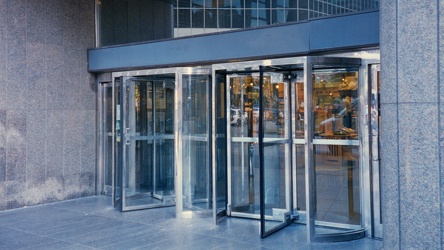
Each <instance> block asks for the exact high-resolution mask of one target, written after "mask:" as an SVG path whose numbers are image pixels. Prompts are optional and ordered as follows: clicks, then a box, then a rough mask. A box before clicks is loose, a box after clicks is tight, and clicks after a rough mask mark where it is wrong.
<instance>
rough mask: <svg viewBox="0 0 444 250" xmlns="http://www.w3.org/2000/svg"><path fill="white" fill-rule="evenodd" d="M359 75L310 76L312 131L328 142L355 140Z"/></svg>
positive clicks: (318, 72)
mask: <svg viewBox="0 0 444 250" xmlns="http://www.w3.org/2000/svg"><path fill="white" fill-rule="evenodd" d="M358 97H359V96H358V72H357V70H354V71H351V72H350V70H348V71H345V70H344V72H340V73H332V72H331V71H328V72H322V71H315V72H314V74H313V131H314V134H315V136H319V137H321V138H327V139H344V138H352V139H357V136H358V128H359V126H358V111H359V110H358V107H359V105H358V104H359V98H358Z"/></svg>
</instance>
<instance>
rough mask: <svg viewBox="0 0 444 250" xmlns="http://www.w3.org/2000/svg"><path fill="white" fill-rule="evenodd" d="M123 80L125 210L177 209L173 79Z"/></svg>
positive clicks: (137, 78) (123, 188) (160, 77)
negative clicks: (175, 198)
mask: <svg viewBox="0 0 444 250" xmlns="http://www.w3.org/2000/svg"><path fill="white" fill-rule="evenodd" d="M121 79H122V93H121V103H122V105H121V116H122V125H121V126H122V128H124V129H122V144H121V145H122V146H121V148H122V150H121V152H122V153H121V155H122V160H121V162H122V171H123V174H122V184H123V187H122V197H123V204H122V210H123V211H128V210H135V209H142V208H150V207H159V206H168V205H174V135H173V134H172V133H173V132H172V131H173V128H172V126H173V124H174V122H173V120H174V119H173V117H174V82H173V81H174V75H173V76H172V77H171V76H163V77H162V76H144V77H142V76H140V77H121ZM168 83H172V85H171V84H168ZM170 85H171V86H170Z"/></svg>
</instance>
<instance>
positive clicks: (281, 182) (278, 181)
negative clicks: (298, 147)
mask: <svg viewBox="0 0 444 250" xmlns="http://www.w3.org/2000/svg"><path fill="white" fill-rule="evenodd" d="M285 147H287V144H267V143H266V144H265V145H264V177H265V179H264V191H265V193H264V197H263V199H264V204H265V230H269V229H271V228H273V227H275V226H277V225H279V224H281V223H282V222H285V221H287V220H288V214H289V210H288V209H287V203H286V197H287V190H288V189H287V188H286V179H285V176H286V174H287V173H286V168H285V165H286V162H285V161H286V158H285Z"/></svg>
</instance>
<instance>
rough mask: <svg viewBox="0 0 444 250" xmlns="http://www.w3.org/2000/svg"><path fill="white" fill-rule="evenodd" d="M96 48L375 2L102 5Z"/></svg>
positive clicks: (228, 0)
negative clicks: (97, 46)
mask: <svg viewBox="0 0 444 250" xmlns="http://www.w3.org/2000/svg"><path fill="white" fill-rule="evenodd" d="M96 6H97V15H98V18H97V22H98V30H99V34H98V39H99V41H98V44H99V46H106V45H116V44H125V43H132V42H143V41H151V40H158V39H164V38H173V37H182V36H190V35H198V34H205V33H212V32H221V31H227V30H233V29H245V28H252V27H259V26H267V25H273V24H282V23H288V22H298V21H305V20H309V19H316V18H322V17H326V16H332V15H344V14H350V13H356V12H364V11H373V10H378V9H379V0H172V1H162V0H147V1H142V0H102V1H97V4H96Z"/></svg>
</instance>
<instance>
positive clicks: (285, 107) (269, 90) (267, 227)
mask: <svg viewBox="0 0 444 250" xmlns="http://www.w3.org/2000/svg"><path fill="white" fill-rule="evenodd" d="M284 68H285V67H282V68H280V67H278V68H276V67H273V68H267V67H260V70H261V72H260V85H259V90H260V92H259V100H258V101H259V117H258V123H259V127H258V138H259V144H258V146H259V166H260V207H261V237H266V236H268V235H270V234H272V233H274V232H276V231H277V230H279V229H281V228H283V227H285V226H287V225H289V224H290V223H291V222H292V218H293V217H292V215H293V209H292V201H291V199H292V196H291V189H292V188H291V185H292V181H291V160H292V159H291V144H290V126H291V123H290V121H291V119H289V117H290V106H289V101H290V99H291V98H290V97H289V96H290V95H289V94H290V86H291V81H292V80H291V79H292V78H293V77H294V74H293V73H292V70H291V68H289V69H287V70H286V69H284Z"/></svg>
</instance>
